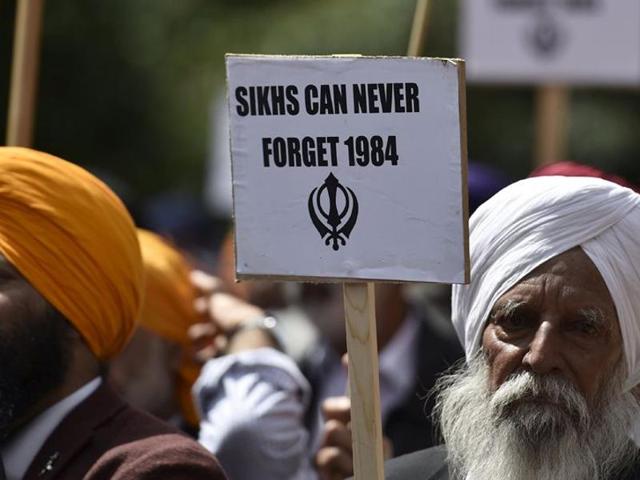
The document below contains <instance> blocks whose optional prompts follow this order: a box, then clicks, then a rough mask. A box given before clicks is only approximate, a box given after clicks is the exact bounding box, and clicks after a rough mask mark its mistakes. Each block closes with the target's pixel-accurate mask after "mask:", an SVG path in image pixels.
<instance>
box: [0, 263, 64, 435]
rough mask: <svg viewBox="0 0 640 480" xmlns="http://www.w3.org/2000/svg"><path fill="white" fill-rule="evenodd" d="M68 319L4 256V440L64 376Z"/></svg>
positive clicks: (0, 316) (0, 321) (0, 359)
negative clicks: (17, 423)
mask: <svg viewBox="0 0 640 480" xmlns="http://www.w3.org/2000/svg"><path fill="white" fill-rule="evenodd" d="M70 332H71V327H69V326H68V324H67V323H66V321H65V320H64V318H62V317H61V316H60V314H58V313H57V312H55V311H54V310H53V308H52V307H51V306H50V305H49V304H48V303H47V301H46V300H45V299H44V298H43V297H42V296H41V295H40V294H39V293H38V292H37V291H36V290H35V289H34V288H33V287H32V286H31V285H30V284H29V283H28V282H27V281H26V280H25V279H24V278H23V277H22V276H21V275H20V274H19V273H18V271H17V270H16V269H15V268H14V267H13V266H12V265H11V264H9V263H8V262H7V261H6V260H5V259H4V258H3V257H2V256H1V255H0V440H1V439H2V438H3V437H5V436H7V435H8V434H10V433H11V430H12V429H13V428H14V427H15V424H16V422H19V421H21V420H24V417H25V415H28V414H29V412H30V410H31V409H32V408H33V407H34V405H36V404H37V403H38V402H39V401H40V400H42V399H43V398H44V397H45V395H47V394H48V393H49V392H51V391H52V390H53V389H55V388H56V387H58V386H59V385H60V384H61V383H62V381H63V379H64V378H65V376H66V374H67V371H68V368H69V362H70V354H71V352H70V348H71V347H70V343H71V340H70V338H71V337H70Z"/></svg>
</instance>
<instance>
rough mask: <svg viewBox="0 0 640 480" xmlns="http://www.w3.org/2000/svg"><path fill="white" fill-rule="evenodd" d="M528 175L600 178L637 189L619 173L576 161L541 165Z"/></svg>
mask: <svg viewBox="0 0 640 480" xmlns="http://www.w3.org/2000/svg"><path fill="white" fill-rule="evenodd" d="M529 176H530V177H548V176H562V177H594V178H602V179H604V180H608V181H610V182H613V183H617V184H618V185H622V186H623V187H627V188H630V189H632V190H635V191H638V187H637V186H635V185H633V184H632V183H631V182H630V181H628V180H627V179H626V178H623V177H621V176H619V175H615V174H613V173H609V172H605V171H604V170H601V169H599V168H597V167H592V166H589V165H583V164H581V163H576V162H557V163H551V164H549V165H543V166H542V167H538V168H536V169H535V170H534V171H533V172H531V174H530V175H529Z"/></svg>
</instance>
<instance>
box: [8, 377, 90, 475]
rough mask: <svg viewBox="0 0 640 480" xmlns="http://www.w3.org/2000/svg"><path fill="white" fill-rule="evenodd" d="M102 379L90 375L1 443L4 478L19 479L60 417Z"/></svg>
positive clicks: (80, 400)
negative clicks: (76, 388) (71, 391)
mask: <svg viewBox="0 0 640 480" xmlns="http://www.w3.org/2000/svg"><path fill="white" fill-rule="evenodd" d="M101 383H102V379H101V378H100V377H97V378H94V379H93V380H91V381H90V382H89V383H87V384H86V385H84V386H83V387H81V388H79V389H78V390H76V391H75V392H73V393H72V394H71V395H69V396H68V397H66V398H64V399H62V400H60V401H59V402H58V403H56V404H54V405H52V406H51V407H49V408H48V409H46V410H45V411H44V412H42V413H41V414H40V415H38V416H37V417H35V418H34V419H33V420H31V421H30V422H29V423H27V425H26V426H24V427H23V428H22V429H20V431H19V432H18V433H17V434H16V435H15V436H14V437H13V438H12V439H11V440H10V441H9V442H7V443H6V444H5V445H3V446H2V449H1V450H0V454H1V455H2V461H3V463H4V469H5V473H6V475H7V480H20V479H22V477H24V474H25V473H26V472H27V469H28V468H29V465H31V462H33V459H34V458H35V456H36V455H37V454H38V452H39V451H40V448H42V446H43V445H44V442H45V441H46V440H47V438H49V436H50V435H51V434H52V433H53V431H54V430H55V429H56V427H57V426H58V425H59V424H60V422H62V420H63V419H64V418H65V417H66V416H67V415H68V414H69V413H70V412H71V410H73V409H74V408H75V407H77V406H78V405H79V404H80V403H82V402H83V401H84V400H85V399H86V398H87V397H89V396H90V395H91V394H92V393H93V392H95V391H96V390H97V389H98V387H99V386H100V384H101Z"/></svg>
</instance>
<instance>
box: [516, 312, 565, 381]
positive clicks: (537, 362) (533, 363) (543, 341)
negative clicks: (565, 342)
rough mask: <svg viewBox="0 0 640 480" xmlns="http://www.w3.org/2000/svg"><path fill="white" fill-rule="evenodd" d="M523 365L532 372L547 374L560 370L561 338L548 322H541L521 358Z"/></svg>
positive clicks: (561, 359) (561, 362) (561, 360)
mask: <svg viewBox="0 0 640 480" xmlns="http://www.w3.org/2000/svg"><path fill="white" fill-rule="evenodd" d="M522 363H523V364H524V366H525V367H526V368H527V369H529V370H531V371H532V372H534V373H538V374H548V373H554V372H558V371H561V370H562V366H563V356H562V339H561V338H560V333H559V332H558V331H557V330H556V329H555V328H553V326H552V325H551V324H549V323H548V322H542V323H541V324H540V326H539V327H538V330H537V331H536V332H535V335H534V337H533V339H532V341H531V343H530V344H529V350H528V351H527V353H526V354H525V356H524V357H523V359H522Z"/></svg>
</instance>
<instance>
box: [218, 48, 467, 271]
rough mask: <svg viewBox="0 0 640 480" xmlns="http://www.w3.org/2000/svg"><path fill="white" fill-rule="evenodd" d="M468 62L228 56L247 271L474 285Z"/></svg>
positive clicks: (240, 260) (240, 258)
mask: <svg viewBox="0 0 640 480" xmlns="http://www.w3.org/2000/svg"><path fill="white" fill-rule="evenodd" d="M463 67H464V63H463V62H462V61H460V60H446V59H424V58H371V57H339V56H333V57H277V56H253V55H228V56H227V76H228V79H227V88H228V100H229V115H230V130H231V157H232V173H233V175H232V176H233V196H234V217H235V234H236V271H237V275H238V278H240V279H243V278H245V279H246V278H255V277H265V276H268V277H271V278H281V279H307V280H335V281H340V280H381V281H382V280H386V281H414V282H444V283H464V282H465V281H466V280H467V278H468V260H467V246H466V240H465V239H466V235H465V233H466V230H465V229H466V218H467V216H466V211H465V205H466V202H465V201H464V193H465V190H466V187H465V184H464V175H465V166H466V146H465V138H466V135H465V131H464V127H463V125H464V121H463V119H464V91H463V89H464V68H463Z"/></svg>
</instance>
